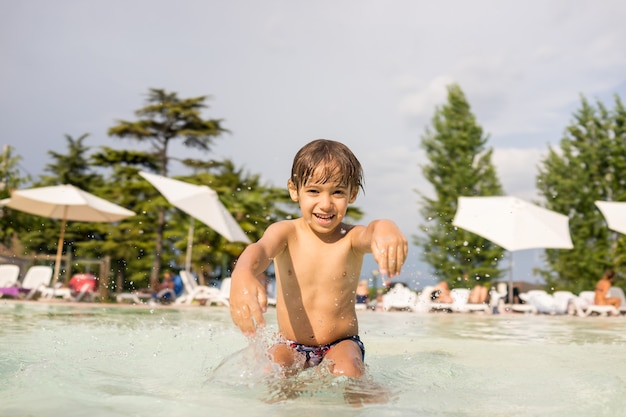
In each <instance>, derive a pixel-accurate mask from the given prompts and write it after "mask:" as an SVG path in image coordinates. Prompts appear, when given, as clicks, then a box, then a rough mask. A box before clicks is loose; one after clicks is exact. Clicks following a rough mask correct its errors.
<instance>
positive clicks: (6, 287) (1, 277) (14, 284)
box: [0, 264, 20, 297]
mask: <svg viewBox="0 0 626 417" xmlns="http://www.w3.org/2000/svg"><path fill="white" fill-rule="evenodd" d="M19 277H20V267H19V266H17V265H13V264H4V265H0V297H2V296H3V295H8V296H11V297H17V296H18V295H19V287H18V278H19Z"/></svg>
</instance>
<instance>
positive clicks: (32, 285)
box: [22, 265, 52, 300]
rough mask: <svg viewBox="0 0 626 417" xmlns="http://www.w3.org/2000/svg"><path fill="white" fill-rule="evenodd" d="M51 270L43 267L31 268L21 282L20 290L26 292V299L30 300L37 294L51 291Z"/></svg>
mask: <svg viewBox="0 0 626 417" xmlns="http://www.w3.org/2000/svg"><path fill="white" fill-rule="evenodd" d="M51 280H52V268H50V267H49V266H45V265H36V266H31V267H30V268H28V271H26V275H25V276H24V279H23V280H22V290H23V291H24V292H27V294H26V297H25V298H26V299H27V300H30V299H32V298H33V297H35V295H37V294H44V293H46V294H47V293H48V291H50V290H51V288H50V281H51Z"/></svg>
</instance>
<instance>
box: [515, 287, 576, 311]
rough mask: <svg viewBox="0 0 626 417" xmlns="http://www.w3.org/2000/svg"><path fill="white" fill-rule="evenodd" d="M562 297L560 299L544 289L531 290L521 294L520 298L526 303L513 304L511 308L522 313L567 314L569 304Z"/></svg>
mask: <svg viewBox="0 0 626 417" xmlns="http://www.w3.org/2000/svg"><path fill="white" fill-rule="evenodd" d="M560 297H562V296H561V295H559V300H558V301H557V299H556V298H555V297H554V295H552V294H548V293H547V292H546V291H544V290H531V291H528V292H527V293H522V294H520V298H521V299H522V300H524V302H525V304H513V305H512V306H511V310H512V311H515V312H522V313H533V314H537V313H540V314H565V313H567V312H568V304H567V303H565V304H564V303H563V300H561V298H560Z"/></svg>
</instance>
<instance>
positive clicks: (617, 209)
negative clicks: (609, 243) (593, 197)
mask: <svg viewBox="0 0 626 417" xmlns="http://www.w3.org/2000/svg"><path fill="white" fill-rule="evenodd" d="M596 206H598V208H599V209H600V211H601V212H602V215H603V216H604V219H605V220H606V223H607V224H608V225H609V229H611V230H614V231H616V232H619V233H623V234H626V202H617V201H596Z"/></svg>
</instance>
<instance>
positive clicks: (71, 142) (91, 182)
mask: <svg viewBox="0 0 626 417" xmlns="http://www.w3.org/2000/svg"><path fill="white" fill-rule="evenodd" d="M87 137H89V133H84V134H82V135H81V136H79V137H78V138H76V139H74V138H73V137H72V136H70V135H65V140H66V142H67V153H66V154H62V153H59V152H54V151H48V155H50V156H51V157H52V159H53V162H52V163H49V164H46V167H45V168H44V172H49V173H50V174H51V175H42V176H41V177H40V178H39V181H37V186H42V187H43V186H49V185H61V184H71V185H73V186H75V187H77V188H80V189H81V190H85V191H88V190H90V189H93V188H96V187H97V186H98V185H99V184H100V183H101V182H102V177H101V176H100V175H99V174H98V173H96V172H93V170H92V168H91V166H90V159H89V150H90V147H88V146H86V145H85V144H84V143H83V142H84V140H85V139H86V138H87Z"/></svg>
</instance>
